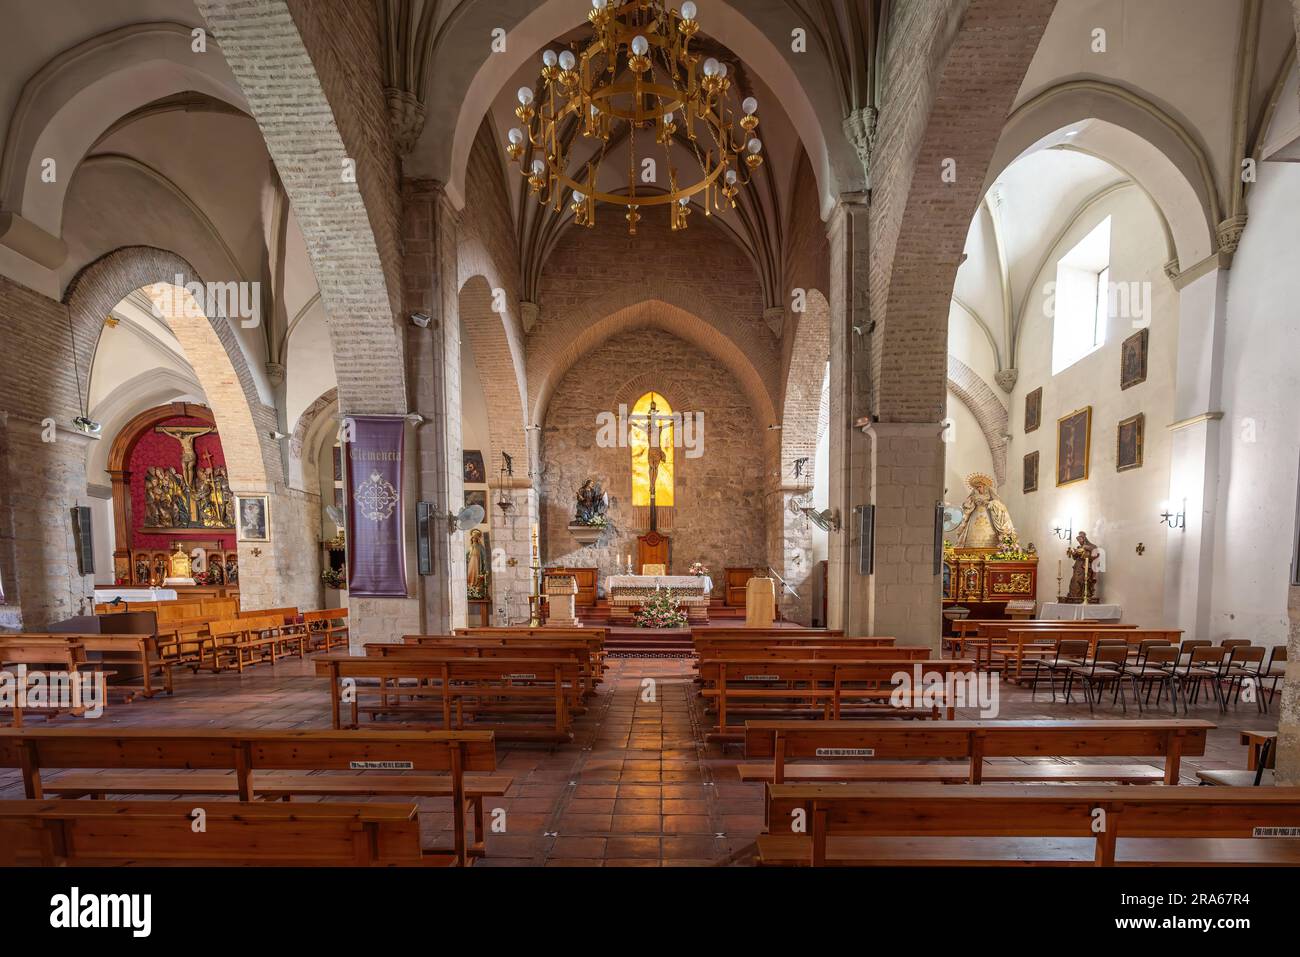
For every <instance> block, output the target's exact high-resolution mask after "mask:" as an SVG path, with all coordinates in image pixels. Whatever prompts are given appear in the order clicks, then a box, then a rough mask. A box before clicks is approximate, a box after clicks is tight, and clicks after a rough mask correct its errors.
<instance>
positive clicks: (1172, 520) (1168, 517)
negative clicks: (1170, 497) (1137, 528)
mask: <svg viewBox="0 0 1300 957" xmlns="http://www.w3.org/2000/svg"><path fill="white" fill-rule="evenodd" d="M1170 508H1171V506H1170V505H1168V504H1166V505H1165V506H1164V509H1165V510H1164V511H1163V512H1161V513H1160V521H1162V522H1163V523H1164V524H1166V525H1168V526H1169V527H1170V528H1180V529H1182V530H1183V531H1184V532H1185V531H1187V499H1183V507H1182V510H1181V511H1178V512H1171V511H1170V510H1169V509H1170Z"/></svg>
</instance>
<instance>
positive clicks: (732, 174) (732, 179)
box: [726, 169, 740, 186]
mask: <svg viewBox="0 0 1300 957" xmlns="http://www.w3.org/2000/svg"><path fill="white" fill-rule="evenodd" d="M738 179H740V174H739V173H737V172H736V171H735V170H734V169H729V170H727V176H726V180H727V185H728V186H735V185H736V180H738Z"/></svg>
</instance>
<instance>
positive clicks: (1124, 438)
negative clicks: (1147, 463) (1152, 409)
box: [1115, 412, 1147, 472]
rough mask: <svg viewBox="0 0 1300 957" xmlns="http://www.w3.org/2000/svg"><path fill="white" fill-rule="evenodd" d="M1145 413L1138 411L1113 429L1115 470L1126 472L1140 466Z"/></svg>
mask: <svg viewBox="0 0 1300 957" xmlns="http://www.w3.org/2000/svg"><path fill="white" fill-rule="evenodd" d="M1146 418H1147V417H1146V415H1144V414H1143V413H1141V412H1139V413H1138V414H1137V415H1134V416H1130V417H1129V418H1127V419H1124V420H1122V421H1121V422H1120V423H1119V425H1118V426H1117V427H1116V429H1115V471H1116V472H1127V471H1128V470H1129V469H1140V468H1141V467H1142V446H1143V441H1144V438H1145V436H1144V433H1145V431H1146Z"/></svg>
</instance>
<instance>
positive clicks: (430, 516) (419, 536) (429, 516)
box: [415, 502, 438, 575]
mask: <svg viewBox="0 0 1300 957" xmlns="http://www.w3.org/2000/svg"><path fill="white" fill-rule="evenodd" d="M437 514H438V512H437V509H436V507H435V506H434V504H433V502H417V503H416V505H415V551H416V555H417V557H418V561H419V566H420V574H421V575H432V574H433V543H432V541H431V540H430V538H429V531H430V528H431V527H432V525H433V522H434V520H435V516H436V515H437Z"/></svg>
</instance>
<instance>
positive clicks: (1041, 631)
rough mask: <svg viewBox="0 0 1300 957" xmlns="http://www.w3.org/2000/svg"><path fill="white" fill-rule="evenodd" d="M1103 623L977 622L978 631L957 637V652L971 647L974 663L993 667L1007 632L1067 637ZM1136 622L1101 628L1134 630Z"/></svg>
mask: <svg viewBox="0 0 1300 957" xmlns="http://www.w3.org/2000/svg"><path fill="white" fill-rule="evenodd" d="M1102 627H1103V626H1100V625H1097V624H1093V623H1090V622H1089V623H1080V622H1074V621H1067V622H1034V621H1022V622H1014V621H1013V622H1005V621H1000V622H994V623H992V624H986V625H981V626H980V629H979V632H978V634H976V635H975V636H974V637H971V636H966V637H963V638H961V639H959V640H958V643H959V651H958V653H959V654H963V655H967V654H969V653H970V652H971V651H974V655H973V656H972V657H974V658H975V661H976V663H977V664H980V663H981V662H982V664H983V667H986V668H990V669H991V668H992V667H993V652H994V650H995V649H997V648H1006V647H1007V646H1008V645H1009V644H1010V637H1009V636H1010V633H1011V632H1012V631H1018V632H1025V631H1028V632H1034V633H1035V634H1038V635H1040V636H1044V637H1045V636H1047V635H1059V634H1065V635H1067V636H1068V637H1071V638H1082V637H1083V635H1084V634H1090V633H1092V632H1094V631H1097V630H1099V629H1101V628H1102ZM1136 628H1137V625H1135V624H1131V625H1113V626H1105V628H1104V630H1106V631H1112V632H1120V631H1130V630H1135V629H1136Z"/></svg>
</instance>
